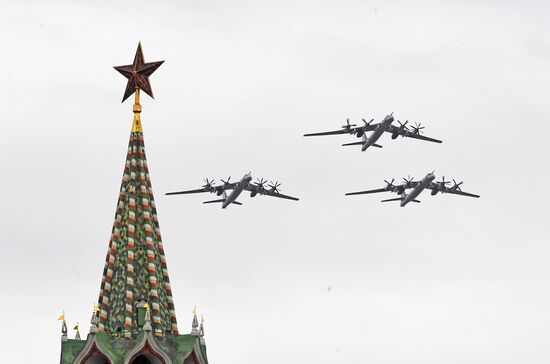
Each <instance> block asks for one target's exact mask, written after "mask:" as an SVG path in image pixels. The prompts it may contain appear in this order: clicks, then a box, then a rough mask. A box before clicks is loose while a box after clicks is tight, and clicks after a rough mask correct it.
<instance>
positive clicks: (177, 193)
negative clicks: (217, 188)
mask: <svg viewBox="0 0 550 364" xmlns="http://www.w3.org/2000/svg"><path fill="white" fill-rule="evenodd" d="M202 192H213V190H210V189H206V188H199V189H196V190H189V191H179V192H167V193H166V195H187V194H189V193H202Z"/></svg>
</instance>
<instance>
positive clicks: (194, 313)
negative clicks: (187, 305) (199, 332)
mask: <svg viewBox="0 0 550 364" xmlns="http://www.w3.org/2000/svg"><path fill="white" fill-rule="evenodd" d="M193 316H197V305H195V307H193Z"/></svg>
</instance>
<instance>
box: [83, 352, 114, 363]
mask: <svg viewBox="0 0 550 364" xmlns="http://www.w3.org/2000/svg"><path fill="white" fill-rule="evenodd" d="M109 363H110V362H109V361H108V360H107V359H105V357H104V356H103V355H101V354H94V355H92V356H90V357H89V358H88V359H86V360H85V361H84V364H109Z"/></svg>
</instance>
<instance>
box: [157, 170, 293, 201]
mask: <svg viewBox="0 0 550 364" xmlns="http://www.w3.org/2000/svg"><path fill="white" fill-rule="evenodd" d="M230 179H231V177H229V178H228V179H227V181H224V180H221V181H222V182H223V185H220V186H214V180H212V181H209V180H208V178H207V179H205V180H204V181H205V182H206V184H205V185H204V186H202V188H199V189H196V190H189V191H180V192H168V193H166V194H167V195H185V194H190V193H202V192H210V193H215V194H216V195H218V196H221V198H220V199H218V200H211V201H205V202H203V203H221V204H222V209H225V208H226V207H227V206H229V205H230V204H235V205H242V203H240V202H239V201H237V197H239V195H240V194H241V193H242V192H243V191H245V190H246V191H250V197H254V196H256V195H258V194H259V195H265V196H272V197H279V198H284V199H287V200H293V201H298V200H299V199H298V198H296V197H292V196H287V195H283V194H282V193H280V192H279V186H280V185H281V184H280V183H279V182H275V183H273V182H271V184H268V185H267V186H268V187H269V188H265V187H264V185H265V184H266V183H267V181H264V179H263V178H262V179H259V180H258V181H257V182H255V183H252V176H251V172H249V173H247V174H245V175H244V176H243V178H241V180H240V181H239V182H229V180H230ZM228 190H231V192H229V194H227V192H226V191H228Z"/></svg>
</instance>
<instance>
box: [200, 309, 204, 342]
mask: <svg viewBox="0 0 550 364" xmlns="http://www.w3.org/2000/svg"><path fill="white" fill-rule="evenodd" d="M199 337H200V343H201V345H204V343H205V341H204V316H203V315H201V326H200V327H199Z"/></svg>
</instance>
